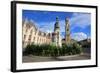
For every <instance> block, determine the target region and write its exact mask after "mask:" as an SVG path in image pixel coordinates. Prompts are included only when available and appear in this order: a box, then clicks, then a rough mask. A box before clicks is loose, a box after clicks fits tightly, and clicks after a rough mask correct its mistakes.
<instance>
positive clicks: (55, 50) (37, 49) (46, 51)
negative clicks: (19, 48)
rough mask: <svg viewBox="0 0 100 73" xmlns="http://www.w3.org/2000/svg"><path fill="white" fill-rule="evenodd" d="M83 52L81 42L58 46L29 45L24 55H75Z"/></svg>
mask: <svg viewBox="0 0 100 73" xmlns="http://www.w3.org/2000/svg"><path fill="white" fill-rule="evenodd" d="M81 52H82V48H81V46H80V45H79V44H77V43H73V44H68V45H66V44H64V45H63V46H62V47H57V46H55V45H52V44H51V45H46V44H43V45H34V44H32V45H27V47H26V48H25V51H24V52H23V54H24V55H29V54H32V55H37V56H52V57H57V56H65V55H75V54H80V53H81Z"/></svg>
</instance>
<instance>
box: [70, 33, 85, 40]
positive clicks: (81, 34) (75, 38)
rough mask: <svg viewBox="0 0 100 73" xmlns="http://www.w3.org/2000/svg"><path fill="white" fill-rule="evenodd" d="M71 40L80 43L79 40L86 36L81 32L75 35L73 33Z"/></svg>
mask: <svg viewBox="0 0 100 73" xmlns="http://www.w3.org/2000/svg"><path fill="white" fill-rule="evenodd" d="M71 38H72V39H74V40H77V41H80V40H84V39H86V38H87V35H86V34H85V33H83V32H77V33H73V34H72V35H71Z"/></svg>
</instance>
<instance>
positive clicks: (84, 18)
mask: <svg viewBox="0 0 100 73" xmlns="http://www.w3.org/2000/svg"><path fill="white" fill-rule="evenodd" d="M57 16H58V17H59V24H60V34H61V36H62V38H64V35H65V18H66V17H67V18H69V21H70V32H71V37H72V39H75V40H78V41H80V40H83V39H86V38H87V37H89V38H91V14H90V13H82V12H81V13H79V12H54V11H35V10H23V12H22V18H23V19H28V20H32V21H33V22H34V23H35V25H36V26H37V27H38V28H39V30H41V31H43V32H53V30H54V24H55V21H56V17H57Z"/></svg>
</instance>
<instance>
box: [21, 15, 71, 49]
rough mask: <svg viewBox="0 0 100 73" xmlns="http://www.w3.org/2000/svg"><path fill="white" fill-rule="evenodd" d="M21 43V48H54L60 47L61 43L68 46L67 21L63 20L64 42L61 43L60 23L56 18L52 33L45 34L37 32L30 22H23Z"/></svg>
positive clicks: (68, 29) (69, 38)
mask: <svg viewBox="0 0 100 73" xmlns="http://www.w3.org/2000/svg"><path fill="white" fill-rule="evenodd" d="M22 42H23V44H22V45H23V48H25V47H26V46H27V45H28V44H38V45H41V44H52V43H53V44H54V45H56V46H60V47H61V46H62V43H63V42H64V43H66V44H70V42H71V37H70V24H69V19H68V18H66V19H65V40H64V41H62V38H61V36H60V23H59V19H58V17H56V22H55V24H54V32H52V33H46V32H42V31H40V30H39V28H38V27H36V25H35V23H34V22H33V21H32V20H27V19H26V20H23V22H22Z"/></svg>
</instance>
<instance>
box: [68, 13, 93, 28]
mask: <svg viewBox="0 0 100 73" xmlns="http://www.w3.org/2000/svg"><path fill="white" fill-rule="evenodd" d="M70 24H71V25H72V26H74V27H76V26H77V27H80V28H85V27H87V26H88V25H90V24H91V14H89V13H73V16H72V18H71V19H70Z"/></svg>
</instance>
